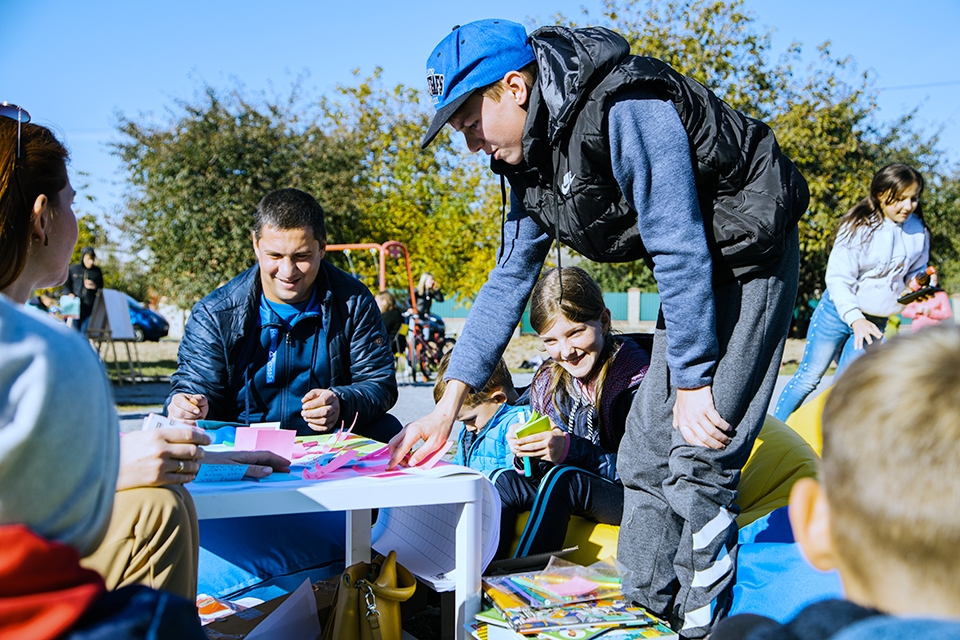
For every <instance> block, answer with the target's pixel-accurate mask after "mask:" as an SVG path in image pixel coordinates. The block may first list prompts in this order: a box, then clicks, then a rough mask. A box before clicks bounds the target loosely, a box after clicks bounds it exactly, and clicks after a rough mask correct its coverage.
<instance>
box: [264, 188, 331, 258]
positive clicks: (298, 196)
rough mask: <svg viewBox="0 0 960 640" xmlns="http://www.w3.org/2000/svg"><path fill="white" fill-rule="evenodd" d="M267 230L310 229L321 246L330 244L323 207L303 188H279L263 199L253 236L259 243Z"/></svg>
mask: <svg viewBox="0 0 960 640" xmlns="http://www.w3.org/2000/svg"><path fill="white" fill-rule="evenodd" d="M264 227H273V228H274V229H282V230H287V229H299V228H301V227H310V228H311V229H313V236H314V238H316V239H317V240H319V241H320V244H321V245H326V244H327V227H326V225H325V224H324V222H323V207H321V206H320V203H319V202H317V199H316V198H314V197H313V196H312V195H310V194H309V193H306V192H305V191H300V190H299V189H278V190H277V191H271V192H270V193H268V194H267V195H265V196H263V199H262V200H260V204H258V205H257V214H256V217H255V218H254V223H253V234H254V236H256V238H257V240H259V239H260V232H261V230H262V229H263V228H264Z"/></svg>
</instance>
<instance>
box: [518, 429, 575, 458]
mask: <svg viewBox="0 0 960 640" xmlns="http://www.w3.org/2000/svg"><path fill="white" fill-rule="evenodd" d="M551 423H552V421H551ZM507 444H508V445H509V446H510V451H511V452H513V455H515V456H516V457H518V458H540V459H541V460H546V461H547V462H552V463H553V464H559V463H560V462H561V461H562V460H563V454H564V453H565V452H566V450H567V433H566V431H563V430H561V429H559V428H557V427H556V426H554V427H553V429H551V430H550V431H542V432H540V433H535V434H533V435H529V436H527V437H525V438H520V439H517V434H516V431H515V430H511V431H510V433H509V434H508V435H507Z"/></svg>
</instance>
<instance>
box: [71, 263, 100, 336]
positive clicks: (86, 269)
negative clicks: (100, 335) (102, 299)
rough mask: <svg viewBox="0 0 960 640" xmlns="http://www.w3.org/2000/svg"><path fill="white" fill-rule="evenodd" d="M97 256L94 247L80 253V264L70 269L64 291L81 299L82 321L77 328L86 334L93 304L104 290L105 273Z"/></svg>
mask: <svg viewBox="0 0 960 640" xmlns="http://www.w3.org/2000/svg"><path fill="white" fill-rule="evenodd" d="M96 262H97V254H96V253H95V252H94V250H93V247H84V248H83V251H81V252H80V263H79V264H75V265H72V266H71V267H70V273H69V275H67V281H66V282H65V283H64V285H63V291H64V293H65V294H66V295H68V296H75V297H77V298H80V320H79V322H78V323H77V325H76V328H77V329H78V330H79V331H80V332H81V333H85V332H86V330H87V324H89V321H90V314H91V313H93V303H94V302H96V301H97V294H98V293H100V290H101V289H103V271H101V270H100V267H98V266H97V265H96Z"/></svg>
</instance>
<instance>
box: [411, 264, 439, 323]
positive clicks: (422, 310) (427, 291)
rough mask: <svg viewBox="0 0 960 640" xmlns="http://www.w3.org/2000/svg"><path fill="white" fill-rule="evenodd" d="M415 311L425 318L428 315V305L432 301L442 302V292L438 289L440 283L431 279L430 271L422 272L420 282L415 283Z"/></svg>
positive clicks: (430, 304)
mask: <svg viewBox="0 0 960 640" xmlns="http://www.w3.org/2000/svg"><path fill="white" fill-rule="evenodd" d="M416 296H417V313H418V314H419V315H420V317H421V318H423V319H424V320H426V319H427V318H429V317H430V307H431V306H433V302H434V301H437V302H443V292H442V291H440V285H438V284H437V281H436V280H434V279H433V274H432V273H424V274H423V275H421V276H420V282H418V283H417V290H416Z"/></svg>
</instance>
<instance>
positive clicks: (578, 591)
mask: <svg viewBox="0 0 960 640" xmlns="http://www.w3.org/2000/svg"><path fill="white" fill-rule="evenodd" d="M599 586H600V585H598V584H597V583H596V582H593V581H592V580H587V579H586V578H581V577H580V576H574V577H572V578H570V579H569V580H564V581H563V582H556V583H553V582H551V583H549V584H546V585H544V588H545V589H549V590H550V591H551V592H553V593H555V594H557V595H558V596H579V595H583V594H584V593H590V592H591V591H594V590H595V589H596V588H597V587H599Z"/></svg>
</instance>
